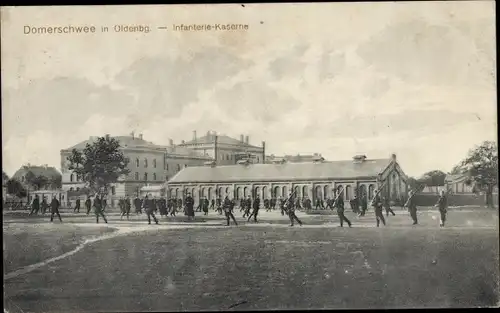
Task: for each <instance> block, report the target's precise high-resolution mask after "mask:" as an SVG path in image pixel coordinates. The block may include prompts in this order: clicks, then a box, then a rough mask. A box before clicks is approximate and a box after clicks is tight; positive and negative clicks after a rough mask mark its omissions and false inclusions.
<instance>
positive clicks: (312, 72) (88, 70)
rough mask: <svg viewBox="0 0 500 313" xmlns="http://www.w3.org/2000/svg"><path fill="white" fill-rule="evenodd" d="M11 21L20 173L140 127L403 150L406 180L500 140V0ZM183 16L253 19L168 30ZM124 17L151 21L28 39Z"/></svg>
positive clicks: (280, 146) (150, 134)
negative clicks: (499, 61) (140, 28)
mask: <svg viewBox="0 0 500 313" xmlns="http://www.w3.org/2000/svg"><path fill="white" fill-rule="evenodd" d="M1 21H2V25H1V26H2V28H1V32H2V33H1V36H2V37H1V39H2V45H1V49H2V51H1V62H2V141H3V145H2V153H3V158H2V160H3V164H2V167H3V169H4V171H6V172H7V174H9V175H12V174H13V173H14V172H15V171H16V170H17V169H18V168H19V167H20V166H21V165H23V164H25V163H31V164H49V165H52V166H55V167H57V168H59V167H60V150H61V149H64V148H68V147H70V146H72V145H74V144H76V143H78V142H80V141H83V140H86V139H88V138H89V136H99V135H104V134H106V133H108V134H110V135H112V136H117V135H127V134H129V133H130V132H131V131H133V130H135V132H136V133H143V134H144V139H146V140H149V141H152V142H154V143H157V144H168V139H169V138H172V139H173V140H174V141H175V142H177V143H178V142H180V141H181V140H183V139H184V140H190V139H192V131H193V130H196V131H197V133H198V136H201V135H203V134H205V133H206V132H207V130H213V131H217V132H219V133H221V134H226V135H229V136H232V137H234V138H239V135H240V134H245V135H249V136H250V143H252V144H256V145H260V144H261V141H263V140H264V141H266V148H267V153H268V154H271V153H274V154H276V155H280V154H297V153H301V154H309V153H314V152H319V153H322V155H323V156H324V157H325V158H326V159H328V160H341V159H350V158H351V157H352V156H353V155H356V154H365V155H366V156H367V157H368V158H385V157H390V155H391V154H392V153H395V154H397V157H398V160H399V162H400V164H401V166H402V168H403V170H404V171H405V172H406V174H408V175H411V176H420V175H421V174H423V173H424V172H426V171H430V170H434V169H439V170H443V171H445V172H446V171H449V170H451V168H452V167H453V166H454V165H455V164H456V163H457V162H459V161H460V160H461V159H463V158H464V157H465V156H466V154H467V151H468V150H469V149H470V148H472V147H473V146H474V145H476V144H480V143H481V142H482V141H484V140H494V141H496V140H497V138H496V127H497V122H496V120H497V119H496V114H497V111H496V58H495V55H496V54H495V42H496V37H495V3H494V2H493V1H477V2H422V3H415V2H413V3H408V2H407V3H402V2H399V3H397V2H396V3H390V2H385V3H330V4H327V3H316V4H246V5H245V7H242V6H241V5H236V4H233V5H225V4H224V5H176V6H152V5H148V6H121V7H119V6H118V7H117V6H107V7H106V6H102V7H99V6H89V7H76V6H72V7H16V8H5V7H2V16H1ZM183 23H184V24H193V23H196V24H203V23H209V24H215V23H221V24H226V23H235V24H248V30H246V31H230V32H227V31H211V32H175V31H173V30H172V26H173V24H177V25H178V24H183ZM115 24H124V25H148V26H149V27H150V28H152V30H151V32H150V33H115V32H113V31H112V30H111V31H110V32H109V33H95V34H85V35H84V34H80V35H75V34H73V35H68V34H51V35H50V34H46V35H25V34H23V27H24V26H25V25H30V26H34V27H39V26H67V25H73V26H83V25H89V26H90V25H94V26H96V27H97V28H98V29H100V27H101V26H109V28H110V29H111V28H112V27H113V25H115ZM159 26H167V27H168V29H167V30H159V29H157V27H159Z"/></svg>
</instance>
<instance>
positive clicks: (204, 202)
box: [201, 198, 210, 215]
mask: <svg viewBox="0 0 500 313" xmlns="http://www.w3.org/2000/svg"><path fill="white" fill-rule="evenodd" d="M201 205H202V207H203V213H204V215H208V207H209V206H210V202H208V199H207V198H204V199H202V200H201Z"/></svg>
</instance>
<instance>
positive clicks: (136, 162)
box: [135, 158, 139, 167]
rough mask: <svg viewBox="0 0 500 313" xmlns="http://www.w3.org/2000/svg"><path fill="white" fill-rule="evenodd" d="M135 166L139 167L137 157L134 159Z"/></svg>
mask: <svg viewBox="0 0 500 313" xmlns="http://www.w3.org/2000/svg"><path fill="white" fill-rule="evenodd" d="M135 167H139V158H137V159H135Z"/></svg>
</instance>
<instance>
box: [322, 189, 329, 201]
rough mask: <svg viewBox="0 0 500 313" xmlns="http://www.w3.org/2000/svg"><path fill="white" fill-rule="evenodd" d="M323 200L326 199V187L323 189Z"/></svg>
mask: <svg viewBox="0 0 500 313" xmlns="http://www.w3.org/2000/svg"><path fill="white" fill-rule="evenodd" d="M323 198H324V199H326V198H328V186H325V187H323Z"/></svg>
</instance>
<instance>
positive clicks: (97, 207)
mask: <svg viewBox="0 0 500 313" xmlns="http://www.w3.org/2000/svg"><path fill="white" fill-rule="evenodd" d="M103 202H104V199H99V196H98V195H96V196H95V199H94V205H93V206H94V213H95V218H96V223H99V216H102V218H103V219H104V223H106V224H107V223H108V220H107V219H106V216H105V215H104V210H103V206H102V205H103Z"/></svg>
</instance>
